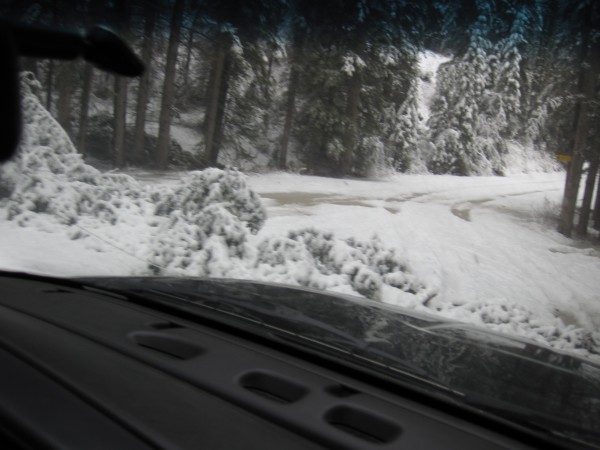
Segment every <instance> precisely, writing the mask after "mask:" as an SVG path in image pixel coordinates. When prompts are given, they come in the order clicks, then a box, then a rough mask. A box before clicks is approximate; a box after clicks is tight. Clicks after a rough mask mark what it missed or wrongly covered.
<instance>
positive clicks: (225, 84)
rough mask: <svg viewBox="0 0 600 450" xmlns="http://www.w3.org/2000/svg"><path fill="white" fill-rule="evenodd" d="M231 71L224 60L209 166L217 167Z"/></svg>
mask: <svg viewBox="0 0 600 450" xmlns="http://www.w3.org/2000/svg"><path fill="white" fill-rule="evenodd" d="M230 69H231V60H230V59H229V58H226V59H225V67H224V68H223V76H222V77H221V88H220V90H219V101H218V105H217V120H216V122H215V139H214V145H213V154H214V157H213V159H211V161H210V162H211V165H213V166H215V165H217V163H218V161H219V151H220V150H221V144H222V142H223V125H224V119H225V105H226V103H227V91H228V90H229V75H230V73H231V72H230Z"/></svg>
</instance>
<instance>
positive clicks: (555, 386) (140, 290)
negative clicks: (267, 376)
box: [84, 277, 600, 433]
mask: <svg viewBox="0 0 600 450" xmlns="http://www.w3.org/2000/svg"><path fill="white" fill-rule="evenodd" d="M84 281H85V282H86V283H90V284H93V285H95V286H97V287H101V288H105V289H111V290H117V291H120V292H127V293H129V294H132V293H134V294H136V295H140V296H143V297H146V298H149V299H153V300H155V301H160V302H169V303H174V304H178V305H180V306H181V307H183V308H186V309H187V310H188V311H189V310H191V311H197V312H198V313H199V314H202V311H203V310H205V311H206V310H210V311H211V313H213V314H214V313H215V312H216V313H218V314H223V315H224V316H228V318H230V319H231V318H234V319H235V320H239V321H240V322H246V323H249V324H251V325H252V326H256V327H257V329H258V328H260V329H263V330H265V331H267V332H268V333H270V334H271V335H274V336H276V337H278V338H280V339H281V338H283V339H287V340H290V341H294V342H295V343H296V344H300V345H303V346H306V347H307V348H308V347H310V348H311V349H313V350H317V351H320V352H323V353H330V354H334V355H337V356H340V357H343V358H346V359H348V360H351V361H352V362H354V363H358V364H363V365H367V366H368V367H369V368H371V369H374V370H379V371H382V372H385V373H387V374H388V375H392V376H395V377H396V378H398V379H402V380H405V381H406V380H407V381H410V379H414V380H418V381H420V382H424V383H426V384H429V385H435V386H436V387H438V388H440V389H444V390H446V391H451V392H453V393H456V394H457V395H460V396H463V397H465V398H467V399H469V400H470V401H471V403H472V404H476V405H477V404H479V403H480V402H481V403H482V404H483V403H485V404H487V405H489V404H491V403H493V404H494V405H495V406H498V405H511V407H517V408H522V409H523V411H532V412H533V411H535V412H537V413H543V414H544V416H548V417H557V418H560V420H561V421H563V422H568V423H573V424H574V425H576V426H577V427H582V428H583V429H586V430H589V431H592V432H594V433H598V432H600V424H599V423H600V421H598V420H597V418H598V417H600V365H598V364H596V363H594V362H592V361H591V360H588V359H586V358H582V357H579V356H577V355H574V354H568V353H565V352H559V351H556V350H553V349H552V348H550V347H546V346H543V345H540V344H538V343H536V342H534V341H530V340H526V339H520V338H516V337H511V336H508V335H503V334H499V333H495V332H492V331H488V330H486V329H483V328H479V327H475V326H472V325H468V324H464V323H459V322H456V321H450V320H444V319H440V318H439V317H435V316H431V315H426V314H420V313H415V312H413V311H409V310H405V309H401V308H398V307H392V306H389V305H385V304H382V303H378V302H373V301H369V300H364V299H360V298H356V297H350V296H343V295H336V294H330V293H326V292H322V291H315V290H311V289H303V288H297V287H290V286H283V285H276V284H267V283H257V282H250V281H239V280H222V279H219V280H214V279H189V278H146V277H139V278H121V277H119V278H86V279H85V280H84Z"/></svg>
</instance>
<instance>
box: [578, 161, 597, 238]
mask: <svg viewBox="0 0 600 450" xmlns="http://www.w3.org/2000/svg"><path fill="white" fill-rule="evenodd" d="M599 163H600V152H598V151H596V152H594V154H593V155H592V160H591V161H590V167H589V169H588V174H587V178H586V180H585V192H584V194H583V202H582V204H581V213H580V215H579V223H578V224H577V230H576V231H577V234H579V235H582V236H585V235H586V234H587V229H588V224H589V221H590V213H591V205H592V199H593V197H594V188H595V187H596V174H597V173H598V164H599Z"/></svg>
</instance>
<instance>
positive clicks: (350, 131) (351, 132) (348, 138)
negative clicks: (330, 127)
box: [340, 70, 362, 175]
mask: <svg viewBox="0 0 600 450" xmlns="http://www.w3.org/2000/svg"><path fill="white" fill-rule="evenodd" d="M361 86H362V82H361V77H360V73H359V71H358V70H355V71H354V73H353V74H352V78H351V79H350V84H349V86H348V100H347V103H346V119H347V121H348V127H347V129H346V133H345V135H344V154H343V155H342V160H341V161H340V169H341V172H342V174H343V175H348V174H350V173H351V172H352V164H353V163H354V151H355V148H356V144H357V140H358V112H359V105H360V90H361Z"/></svg>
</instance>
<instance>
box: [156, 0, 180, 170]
mask: <svg viewBox="0 0 600 450" xmlns="http://www.w3.org/2000/svg"><path fill="white" fill-rule="evenodd" d="M183 7H184V0H175V6H174V8H173V17H172V18H171V34H170V36H169V47H168V50H167V64H166V66H165V79H164V85H163V94H162V102H161V107H160V117H159V120H158V143H157V145H156V155H157V158H156V160H157V163H158V167H159V168H161V169H165V168H166V167H167V165H168V163H169V146H170V143H171V136H170V130H171V118H172V111H171V110H172V106H173V96H174V93H175V69H176V63H177V49H178V47H179V36H180V34H181V22H182V18H183Z"/></svg>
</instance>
